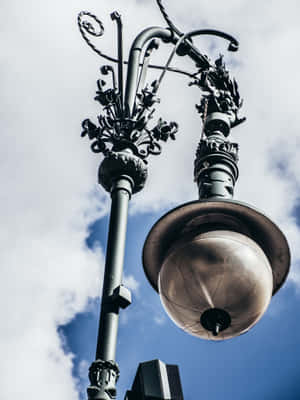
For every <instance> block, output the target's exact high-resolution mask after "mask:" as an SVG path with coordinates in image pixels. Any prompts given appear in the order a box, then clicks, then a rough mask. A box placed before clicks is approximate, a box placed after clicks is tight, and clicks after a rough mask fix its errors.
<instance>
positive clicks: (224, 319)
mask: <svg viewBox="0 0 300 400" xmlns="http://www.w3.org/2000/svg"><path fill="white" fill-rule="evenodd" d="M143 265H144V270H145V273H146V276H147V278H148V280H149V282H150V284H151V285H152V286H153V288H154V289H155V290H156V291H157V292H158V293H159V295H160V298H161V301H162V303H163V306H164V308H165V310H166V311H167V313H168V315H169V316H170V317H171V319H172V320H173V321H174V322H175V324H177V325H178V326H179V327H180V328H182V329H183V330H185V331H186V332H188V333H190V334H191V335H194V336H197V337H200V338H203V339H209V340H224V339H230V338H232V337H234V336H238V335H241V334H243V333H245V332H247V331H248V330H249V329H250V328H251V327H252V326H254V325H255V324H256V323H257V322H258V321H259V319H260V318H261V317H262V315H263V314H264V312H265V311H266V309H267V307H268V305H269V303H270V300H271V297H272V296H273V295H274V294H275V293H276V292H277V291H278V290H279V289H280V287H281V286H282V285H283V283H284V281H285V279H286V277H287V274H288V272H289V266H290V251H289V246H288V243H287V241H286V238H285V236H284V235H283V233H282V232H281V230H280V229H279V228H278V227H277V226H276V225H275V224H274V223H273V222H272V221H271V220H270V219H269V218H268V217H266V216H265V215H264V214H262V213H261V212H260V211H258V210H256V209H255V208H253V207H251V206H250V205H248V204H245V203H241V202H238V201H235V200H224V199H222V200H216V199H206V200H199V201H194V202H190V203H186V204H183V205H181V206H179V207H177V208H175V209H173V210H171V211H169V212H168V213H167V214H165V215H164V216H163V217H161V218H160V220H159V221H157V222H156V224H155V225H154V226H153V227H152V229H151V231H150V232H149V234H148V237H147V239H146V242H145V245H144V250H143Z"/></svg>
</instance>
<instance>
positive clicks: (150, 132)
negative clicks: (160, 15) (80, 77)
mask: <svg viewBox="0 0 300 400" xmlns="http://www.w3.org/2000/svg"><path fill="white" fill-rule="evenodd" d="M101 72H102V74H105V75H107V74H108V73H111V75H112V82H113V88H109V89H106V90H105V85H106V83H105V81H104V80H102V79H99V80H98V81H97V86H98V90H97V92H96V97H95V100H96V101H98V102H99V103H100V104H101V106H102V107H103V110H104V114H101V115H99V116H98V123H99V125H98V126H97V125H95V124H94V123H93V122H91V121H90V119H85V120H84V121H83V123H82V128H83V131H82V134H81V136H82V137H84V136H86V135H87V136H88V137H89V139H90V140H91V141H92V144H91V149H92V151H93V152H95V153H103V154H104V155H105V156H107V155H109V154H110V152H112V151H113V152H119V151H124V150H126V149H130V150H131V151H132V153H133V154H134V155H136V156H138V157H140V158H141V159H142V160H144V161H145V162H146V158H147V157H148V156H149V154H153V155H158V154H160V153H161V146H160V143H159V142H161V141H164V142H166V141H167V140H168V139H169V138H170V139H172V140H175V138H176V133H177V131H178V125H177V123H176V122H170V123H168V122H166V121H164V120H163V119H161V118H160V119H159V120H158V122H157V124H156V125H155V126H154V127H153V128H152V129H150V128H148V123H149V121H150V120H151V119H152V117H153V113H154V111H155V109H154V107H153V106H154V105H155V104H156V103H159V101H160V100H159V98H158V97H157V96H156V95H155V94H154V93H153V89H151V88H149V87H148V86H146V87H145V88H144V89H142V90H141V92H140V93H138V94H137V101H136V106H135V109H134V113H133V116H132V118H124V117H123V111H122V110H123V107H122V102H121V99H120V95H119V93H118V90H117V88H116V84H115V76H114V72H113V69H112V67H111V66H103V67H102V68H101Z"/></svg>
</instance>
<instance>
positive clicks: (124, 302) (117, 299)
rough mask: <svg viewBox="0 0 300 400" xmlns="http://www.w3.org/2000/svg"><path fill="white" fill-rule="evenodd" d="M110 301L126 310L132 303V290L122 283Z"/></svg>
mask: <svg viewBox="0 0 300 400" xmlns="http://www.w3.org/2000/svg"><path fill="white" fill-rule="evenodd" d="M110 301H112V302H113V303H115V304H116V305H118V307H120V308H122V309H123V310H124V309H125V308H127V307H128V306H130V304H131V292H130V290H129V289H127V287H125V286H124V285H120V286H118V287H116V288H115V290H114V291H113V294H112V296H111V299H110Z"/></svg>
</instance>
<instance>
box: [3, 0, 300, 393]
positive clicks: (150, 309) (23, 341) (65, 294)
mask: <svg viewBox="0 0 300 400" xmlns="http://www.w3.org/2000/svg"><path fill="white" fill-rule="evenodd" d="M165 6H166V8H167V10H168V12H169V13H170V15H171V16H172V18H173V19H174V21H175V22H176V24H178V26H179V27H180V28H181V29H182V30H183V31H188V30H193V29H197V28H205V27H211V28H217V29H221V30H224V31H226V32H228V33H230V34H232V35H234V36H236V37H237V38H238V39H239V41H240V44H241V45H240V50H239V52H237V53H235V54H228V53H227V51H226V48H227V43H224V42H223V41H222V40H221V39H218V40H216V41H211V40H210V39H209V38H208V37H206V38H205V39H201V40H200V39H199V41H198V39H197V40H196V43H197V46H198V47H199V48H200V49H201V50H202V51H203V53H206V54H209V56H210V57H211V58H212V59H215V58H217V57H218V55H219V53H220V52H222V53H224V54H225V62H226V63H227V65H228V66H229V67H230V70H231V72H232V74H233V75H234V76H235V77H236V79H237V81H238V83H239V86H240V92H241V95H242V97H243V98H244V106H243V109H242V112H241V115H246V116H247V122H246V123H244V124H242V125H241V126H238V127H236V128H235V129H234V130H233V132H232V140H234V141H237V142H238V143H239V144H240V161H239V169H240V178H239V180H238V182H237V185H236V191H235V198H236V199H237V200H241V201H244V202H247V203H249V204H251V205H253V206H255V207H257V208H259V209H261V210H262V211H263V212H265V213H266V214H267V215H268V216H269V217H270V218H271V219H272V220H274V221H275V222H276V223H277V224H278V225H279V227H280V228H281V229H282V231H283V232H284V233H285V235H286V236H287V238H288V241H289V244H290V247H291V253H292V265H291V271H290V274H289V279H288V281H287V283H286V285H285V286H284V287H283V289H282V290H281V291H280V292H279V293H278V294H276V295H275V297H274V298H273V299H272V302H271V305H270V307H269V309H268V311H267V313H266V314H265V316H264V317H263V318H262V319H261V321H260V322H259V323H258V324H257V325H256V326H255V327H254V328H253V329H252V330H251V331H250V332H249V333H247V334H246V335H243V336H241V337H238V338H236V339H234V340H230V341H227V342H224V343H217V344H216V343H210V342H207V341H202V340H200V339H196V338H194V337H191V336H189V335H187V334H186V333H184V332H182V331H180V329H179V328H178V327H176V326H175V325H174V324H173V323H172V322H171V321H170V320H169V318H168V317H167V315H166V314H165V313H164V310H163V308H162V306H161V304H160V300H159V296H158V295H157V294H156V293H155V292H154V291H153V289H152V288H151V287H150V285H149V284H148V282H147V281H146V278H145V277H144V273H143V268H142V264H141V251H142V246H143V243H144V240H145V237H146V235H147V233H148V231H149V229H150V228H151V226H152V225H153V223H154V222H155V221H156V220H157V219H158V218H159V217H160V216H161V215H163V214H164V213H165V212H167V211H168V210H170V209H171V208H173V207H175V206H177V205H180V204H182V203H185V202H188V201H191V200H194V199H196V198H197V188H196V185H195V184H194V182H193V179H192V173H193V160H194V152H195V149H196V146H197V143H198V141H199V136H200V132H201V123H200V121H199V116H198V115H197V113H196V112H195V107H194V106H195V103H198V102H199V96H200V94H199V91H198V90H197V88H195V87H192V88H189V87H188V86H187V84H188V80H186V79H185V78H182V77H177V76H173V75H167V76H166V79H165V80H164V82H163V84H162V86H161V91H160V95H161V98H162V102H161V104H160V105H159V108H158V109H157V111H156V118H157V119H158V118H159V117H162V118H164V119H166V120H175V121H176V122H178V123H179V128H180V130H179V133H178V137H177V140H176V141H175V142H171V143H168V144H166V145H164V146H163V152H162V154H161V155H160V156H159V157H152V158H151V159H150V160H149V179H148V181H147V184H146V187H145V189H144V190H143V191H142V192H141V193H139V194H137V195H136V196H134V197H133V198H132V200H131V204H130V216H129V225H128V240H127V249H126V260H125V271H124V272H125V281H126V282H127V285H128V286H130V287H131V288H132V292H133V305H132V306H131V307H129V308H128V309H127V310H125V311H124V312H122V315H121V320H120V332H119V345H118V353H117V359H118V362H119V364H120V367H121V377H120V381H119V385H118V388H119V393H120V398H121V397H122V396H123V395H124V392H125V390H126V389H127V388H129V387H130V385H131V383H132V380H133V377H134V374H135V371H136V368H137V366H138V363H139V362H141V361H146V360H151V359H155V358H160V359H161V360H163V361H165V362H166V363H176V364H178V365H179V367H180V373H181V378H182V383H183V390H184V394H185V398H186V399H192V398H195V396H197V397H200V394H201V393H204V394H205V397H206V398H207V399H217V398H218V399H219V398H224V399H241V400H244V399H245V400H247V399H248V398H249V399H250V397H251V399H253V398H256V399H264V400H265V399H266V400H268V399H271V398H272V400H274V399H275V400H276V399H277V398H278V399H282V398H284V399H287V400H289V399H291V400H297V399H298V398H299V397H300V396H299V394H300V393H299V390H300V384H299V383H298V380H299V379H298V376H297V375H299V358H300V357H299V350H298V347H299V346H297V343H298V340H297V339H298V337H299V334H298V332H299V324H300V322H299V318H298V315H299V310H298V304H299V299H300V297H299V288H300V247H299V238H300V213H299V193H300V190H299V189H300V175H299V170H300V158H299V152H300V135H299V126H300V114H299V104H300V91H299V90H298V88H299V87H300V75H299V71H298V69H299V63H300V53H299V51H298V49H297V47H296V45H297V42H296V39H297V37H299V35H300V27H299V12H300V5H299V2H298V1H297V0H286V1H285V2H280V1H273V2H261V1H260V0H253V1H251V2H249V1H248V0H228V1H227V2H218V3H217V2H212V1H211V0H202V1H201V2H198V1H196V0H185V2H184V5H183V2H182V1H179V0H165ZM81 10H89V11H91V12H92V13H95V14H97V15H98V16H99V17H100V19H101V20H102V21H103V23H104V26H105V35H104V37H103V38H99V39H98V41H97V46H99V47H100V48H101V50H102V51H104V52H106V53H108V54H116V29H115V28H116V27H115V24H114V23H112V21H111V20H110V16H109V15H110V13H111V12H112V11H114V10H118V11H120V13H121V14H122V16H123V22H124V48H125V54H128V50H129V47H130V45H131V43H132V41H133V39H134V38H135V37H136V35H137V34H138V33H139V32H140V31H141V30H142V29H143V28H145V26H147V25H148V26H149V25H162V26H164V21H163V19H162V17H161V15H160V13H159V11H158V9H157V7H156V5H155V2H154V0H153V1H152V0H148V1H137V0H126V2H124V0H101V1H99V0H85V1H83V0H73V1H72V2H70V1H62V0H52V1H51V2H41V1H38V0H28V1H26V2H23V3H22V4H20V2H19V1H17V0H3V1H2V3H1V11H2V15H3V18H2V22H1V39H0V40H1V54H0V58H1V63H0V71H1V74H0V76H1V94H0V113H1V135H0V138H1V146H0V165H1V168H0V178H1V179H0V180H1V184H2V191H1V195H0V204H1V207H0V217H1V224H0V266H1V267H0V274H1V279H0V296H1V301H0V312H1V318H2V324H1V330H0V352H1V360H0V398H3V399H8V398H17V397H20V396H22V398H25V399H27V398H28V399H32V400H36V399H39V398H40V394H41V393H43V400H50V399H51V400H52V399H53V398H55V399H64V400H74V399H79V396H80V393H79V392H80V390H85V387H86V385H87V367H88V365H89V364H90V362H91V361H92V360H93V357H94V351H95V341H96V332H97V323H98V309H99V293H100V292H101V284H102V276H103V268H104V256H105V245H106V235H107V221H108V220H107V218H108V214H109V204H110V200H109V196H108V195H107V194H106V193H105V192H104V191H103V190H102V188H101V187H99V185H98V184H97V169H98V166H99V163H100V161H101V157H99V156H98V155H95V154H92V153H91V151H90V149H89V144H88V143H87V142H88V141H87V140H85V139H82V138H80V130H81V122H82V120H83V119H85V118H91V119H93V120H94V121H95V120H96V116H97V115H98V114H99V112H100V110H99V107H98V105H97V104H96V102H94V100H93V97H94V95H95V90H96V80H97V79H98V78H99V77H100V74H99V67H100V66H101V65H103V61H102V60H101V59H99V57H98V56H97V55H96V54H95V53H93V52H92V51H91V49H90V48H88V46H86V44H85V43H84V42H83V40H82V39H81V37H80V34H79V32H78V27H77V23H76V21H77V15H78V13H79V12H80V11H81ZM169 52H170V48H169V47H167V46H164V45H161V47H160V49H159V51H157V52H156V54H155V55H154V60H153V61H155V62H158V63H161V62H164V61H165V60H166V58H167V57H168V55H169ZM174 65H177V66H180V67H182V68H186V69H187V70H193V68H194V67H193V65H192V64H191V63H189V62H188V61H186V60H184V59H182V58H180V59H176V60H174ZM154 77H155V74H152V75H150V78H149V80H150V81H152V80H153V79H154ZM16 368H17V370H18V371H20V372H17V375H16ZM82 393H83V392H82ZM203 397H204V395H203Z"/></svg>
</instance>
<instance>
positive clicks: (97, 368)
mask: <svg viewBox="0 0 300 400" xmlns="http://www.w3.org/2000/svg"><path fill="white" fill-rule="evenodd" d="M156 3H157V5H158V7H159V9H160V12H161V14H162V16H163V18H164V20H165V21H166V23H167V25H168V28H160V27H152V28H147V29H145V30H143V31H142V32H141V33H140V34H139V35H138V36H137V37H136V39H135V41H134V43H133V45H132V47H131V50H130V54H129V59H128V61H127V60H124V59H123V31H122V30H123V27H122V20H121V16H120V14H119V13H118V12H116V11H115V12H113V13H112V14H111V19H112V20H113V21H115V22H116V24H117V34H118V36H117V44H118V55H117V57H116V58H114V57H112V56H110V55H107V54H105V53H103V52H102V51H100V50H99V49H98V47H96V45H95V44H94V43H92V41H91V39H92V38H100V37H102V36H103V34H104V26H103V24H102V22H101V21H100V20H99V19H98V18H97V17H96V16H95V15H94V14H92V13H90V12H88V11H82V12H81V13H80V14H79V15H78V20H77V22H78V27H79V30H80V32H81V35H82V37H83V39H84V40H85V41H86V43H87V44H88V45H89V46H90V47H91V48H92V50H93V51H94V52H95V53H97V54H98V55H99V56H100V57H103V58H105V59H106V60H108V61H109V62H110V63H115V64H117V73H115V70H114V68H113V67H112V66H111V65H104V66H102V67H101V68H100V72H101V74H102V76H101V78H100V79H98V81H97V91H96V96H95V100H96V101H97V102H98V103H99V104H100V106H101V109H102V110H101V113H100V115H98V117H97V119H98V120H97V123H94V122H92V121H91V120H90V119H85V120H84V121H83V122H82V133H81V135H82V136H83V137H84V136H88V138H89V139H90V141H91V149H92V151H93V152H95V153H102V154H103V155H104V160H102V162H101V164H100V167H99V171H98V181H99V183H100V184H101V185H102V186H103V188H104V189H105V190H107V191H108V192H111V193H112V198H113V207H112V215H117V214H115V213H116V212H117V211H116V210H117V208H119V207H120V209H121V206H122V207H125V203H126V207H127V203H128V194H129V196H130V195H131V193H137V192H138V191H140V190H141V189H142V188H143V187H144V184H145V182H146V179H147V158H148V156H149V155H158V154H160V153H161V150H162V148H161V143H162V142H167V141H168V140H175V138H176V134H177V131H178V125H177V123H176V122H167V121H165V120H163V119H162V118H159V119H158V121H157V123H156V124H155V123H154V124H153V123H152V120H153V114H154V112H155V106H156V104H158V103H159V102H160V99H159V97H158V95H157V93H158V89H159V87H160V84H161V82H162V80H163V78H164V76H165V74H166V72H176V73H179V74H182V75H185V76H188V77H189V79H193V81H192V82H191V83H190V85H196V86H197V87H198V88H200V89H201V94H202V99H201V102H200V104H199V105H197V106H196V107H197V110H198V112H199V113H200V116H201V118H202V120H203V130H202V134H201V141H200V144H199V147H198V150H197V154H196V160H195V170H194V173H195V181H196V182H197V184H198V187H199V197H200V198H201V199H204V198H213V197H219V198H220V197H221V198H231V197H232V195H233V190H234V185H235V182H236V180H237V178H238V167H237V161H238V145H237V144H236V143H231V142H229V141H227V140H226V137H227V136H228V135H229V133H230V129H231V128H232V127H234V126H236V125H238V124H240V123H241V122H243V121H244V120H245V118H239V116H238V111H239V109H240V108H241V106H242V100H241V98H240V95H239V91H238V86H237V83H236V81H235V79H234V78H231V77H230V75H229V72H228V71H227V69H226V67H225V64H224V62H223V56H220V57H219V58H218V59H217V60H216V62H215V63H214V64H213V63H212V62H211V60H210V59H209V58H208V57H207V56H206V55H205V54H202V53H201V52H200V51H199V49H198V48H197V47H196V46H195V45H194V44H193V42H192V38H194V37H197V36H200V35H213V36H217V37H220V38H222V39H225V40H227V41H229V47H228V50H229V51H237V49H238V42H237V40H236V39H235V38H234V37H232V36H231V35H229V34H227V33H224V32H221V31H217V30H214V29H199V30H195V31H192V32H188V33H183V32H181V31H180V30H179V29H178V28H177V27H176V26H175V24H174V23H173V22H172V20H171V18H170V17H169V15H168V13H167V12H166V9H165V7H164V5H163V1H162V0H156ZM160 41H162V42H166V43H171V44H173V46H174V47H173V49H172V52H171V54H170V56H169V58H168V60H167V63H166V65H164V66H161V65H153V64H151V63H150V58H151V56H152V53H153V52H154V50H157V49H158V47H159V42H160ZM142 54H144V55H143V56H142ZM175 56H188V57H189V58H190V59H191V60H192V61H193V62H194V66H195V67H196V68H195V67H194V68H195V72H193V73H191V72H188V71H184V70H181V69H178V68H174V67H171V62H172V60H173V58H174V57H175ZM124 64H127V65H128V69H127V77H126V87H125V85H124V84H125V82H124V76H123V67H124ZM149 68H154V69H158V70H161V74H160V76H159V77H158V78H157V79H156V80H154V81H153V82H152V83H151V84H150V83H149V82H148V83H147V80H146V77H147V71H148V69H149ZM103 76H105V77H107V78H109V80H110V84H107V82H106V80H105V79H103ZM124 87H125V90H124ZM124 182H126V185H125V183H124ZM118 185H119V186H118ZM122 185H123V186H122ZM124 185H125V186H124ZM129 188H130V190H129ZM124 191H125V192H126V198H125V197H124V198H123V197H122V196H121V195H123V194H124ZM116 193H117V194H118V196H117V195H116ZM124 199H125V200H126V201H125V200H124ZM118 212H119V211H118ZM118 215H119V214H118ZM114 218H115V217H114ZM114 218H112V219H111V221H112V222H111V223H112V226H114V229H116V230H115V231H112V232H119V233H118V234H116V237H118V241H116V242H114V246H117V245H118V246H119V244H120V243H121V241H124V240H125V236H124V235H123V233H122V235H121V234H120V232H123V231H122V229H123V228H122V229H121V227H120V224H119V222H120V221H116V220H115V219H114ZM121 239H122V240H121ZM117 242H118V243H117ZM122 245H123V244H122ZM115 248H117V247H115ZM118 248H119V247H118ZM117 253H118V254H119V256H120V257H121V255H122V251H121V252H119V251H118V252H116V254H117ZM108 254H109V255H108V258H107V260H109V261H107V265H109V266H110V267H109V268H110V269H111V270H109V269H108V270H107V271H106V274H107V276H108V277H109V278H108V279H104V282H106V281H107V282H111V281H112V280H113V279H114V274H113V273H112V271H113V268H112V266H111V265H112V264H113V263H115V264H114V268H116V270H117V269H118V271H121V272H122V263H120V262H119V261H120V260H118V265H117V261H116V260H115V258H114V257H113V256H112V255H114V251H113V250H112V251H111V253H109V252H108ZM110 257H111V259H110ZM110 263H111V264H110ZM120 276H121V274H120ZM120 284H121V282H118V283H117V285H119V286H117V288H113V294H112V296H111V294H109V296H110V301H113V302H120V303H119V304H117V303H116V304H117V305H115V304H114V303H111V304H113V306H114V307H116V308H117V309H118V308H119V306H121V307H126V306H127V305H128V304H129V303H130V296H129V294H128V293H126V291H124V290H123V288H122V286H120ZM105 290H106V289H105ZM107 290H108V289H107ZM109 291H110V289H109ZM102 301H103V300H102ZM102 304H104V303H102ZM110 311H111V310H110V309H109V308H105V307H104V308H103V309H102V311H101V318H100V325H99V337H98V344H97V351H96V361H95V362H93V363H92V365H91V367H90V371H89V378H90V381H91V385H90V386H89V388H88V398H89V400H112V399H115V398H116V382H117V380H118V377H119V369H118V366H117V364H116V363H115V361H114V360H112V361H102V360H101V359H105V360H107V359H111V358H114V354H115V341H114V340H111V341H106V342H105V340H102V339H101V338H102V336H101V335H110V336H111V337H115V338H116V335H117V324H109V323H108V322H107V321H108V320H107V319H105V318H102V315H106V316H107V315H109V314H110ZM116 314H118V312H116ZM216 324H217V325H216ZM216 324H215V327H214V329H215V331H214V332H215V333H217V330H221V328H222V327H221V322H219V321H217V322H216ZM99 338H100V339H99ZM101 340H102V342H103V343H102V342H101ZM100 342H101V345H100ZM101 346H102V347H101ZM99 349H100V350H99ZM107 354H109V355H107Z"/></svg>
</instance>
